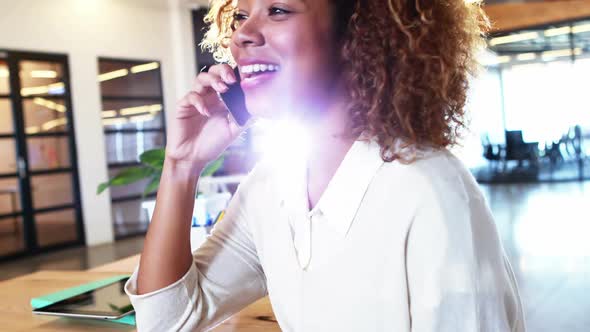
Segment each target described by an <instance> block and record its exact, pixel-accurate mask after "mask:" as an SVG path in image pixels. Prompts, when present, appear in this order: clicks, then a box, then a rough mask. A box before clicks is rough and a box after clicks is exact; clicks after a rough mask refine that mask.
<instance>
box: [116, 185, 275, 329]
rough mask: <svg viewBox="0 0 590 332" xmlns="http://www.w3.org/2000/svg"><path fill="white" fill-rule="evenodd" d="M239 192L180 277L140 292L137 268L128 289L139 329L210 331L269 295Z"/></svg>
mask: <svg viewBox="0 0 590 332" xmlns="http://www.w3.org/2000/svg"><path fill="white" fill-rule="evenodd" d="M240 195H241V194H240V189H238V191H237V192H236V194H235V195H234V197H233V198H232V200H231V202H230V204H229V206H228V208H227V210H226V214H225V216H224V218H223V219H222V220H220V221H219V222H218V223H217V224H216V225H215V227H214V229H213V231H212V233H211V235H210V236H209V237H208V238H207V240H206V241H205V243H204V244H203V245H202V246H201V247H200V248H199V249H198V250H197V251H195V252H194V253H193V258H194V264H193V265H191V267H190V268H189V270H188V271H187V272H186V274H185V275H184V276H183V277H182V278H180V280H178V281H176V282H175V283H173V284H171V285H169V286H167V287H165V288H162V289H160V290H157V291H154V292H151V293H147V294H142V295H137V273H138V269H139V267H137V268H136V269H135V272H134V273H133V275H132V276H131V278H130V279H129V281H128V282H127V284H126V285H125V292H126V293H127V295H128V296H129V298H130V299H131V303H132V304H133V307H134V308H135V312H136V323H137V328H138V331H206V330H209V329H211V328H213V327H214V326H216V325H218V324H220V323H221V322H223V321H224V320H225V319H227V318H229V317H230V316H231V315H233V314H234V313H237V312H238V311H240V310H241V309H242V308H244V307H246V306H247V305H249V304H251V303H253V302H255V301H256V300H258V299H260V298H261V297H263V296H265V295H266V294H267V289H266V279H265V276H264V273H263V271H262V267H261V265H260V262H259V259H258V255H257V253H256V248H255V245H254V242H253V239H252V234H251V233H250V230H249V227H248V225H247V220H246V218H245V217H244V213H243V212H242V205H243V204H242V202H241V196H240Z"/></svg>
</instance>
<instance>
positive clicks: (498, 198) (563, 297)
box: [0, 181, 590, 332]
mask: <svg viewBox="0 0 590 332" xmlns="http://www.w3.org/2000/svg"><path fill="white" fill-rule="evenodd" d="M482 190H483V192H484V194H485V196H486V197H487V199H488V202H489V203H490V207H491V208H492V211H493V212H494V215H495V217H496V222H497V225H498V230H499V232H500V234H501V237H502V241H503V245H504V248H505V250H506V253H507V254H508V256H509V258H510V261H511V263H512V266H513V269H514V271H515V274H516V276H517V278H518V282H519V285H520V292H521V296H522V299H523V303H524V307H525V316H526V322H527V327H528V331H529V332H588V331H590V315H589V313H590V296H589V294H590V181H587V182H567V183H546V184H519V185H482ZM142 245H143V239H142V238H141V237H137V238H130V239H126V240H121V241H118V242H117V243H115V244H109V245H103V246H99V247H94V248H91V249H88V248H76V249H69V250H64V251H60V252H56V253H52V254H47V255H43V256H39V257H35V258H30V259H26V260H20V261H14V262H10V263H4V264H1V265H0V280H3V279H7V278H11V277H14V276H18V275H21V274H25V273H30V272H33V271H36V270H40V269H54V270H55V269H64V270H70V269H71V270H79V269H87V268H91V267H95V266H98V265H102V264H105V263H107V262H110V261H113V260H116V259H119V258H123V257H127V256H130V255H133V254H136V253H138V252H140V251H141V248H142Z"/></svg>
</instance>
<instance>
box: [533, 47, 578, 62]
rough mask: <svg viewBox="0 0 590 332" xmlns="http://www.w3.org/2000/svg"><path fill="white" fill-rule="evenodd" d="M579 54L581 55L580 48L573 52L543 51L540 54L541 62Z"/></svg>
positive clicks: (567, 49)
mask: <svg viewBox="0 0 590 332" xmlns="http://www.w3.org/2000/svg"><path fill="white" fill-rule="evenodd" d="M580 54H582V49H581V48H575V49H574V50H573V52H572V50H571V49H569V48H566V49H563V50H553V51H545V52H543V53H542V57H543V60H551V59H555V58H561V57H566V56H572V55H580Z"/></svg>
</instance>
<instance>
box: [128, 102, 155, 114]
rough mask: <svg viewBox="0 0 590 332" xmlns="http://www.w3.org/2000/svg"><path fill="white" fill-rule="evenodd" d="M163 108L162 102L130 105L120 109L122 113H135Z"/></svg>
mask: <svg viewBox="0 0 590 332" xmlns="http://www.w3.org/2000/svg"><path fill="white" fill-rule="evenodd" d="M161 110H162V104H153V105H144V106H136V107H128V108H123V109H121V110H120V112H121V115H133V114H140V113H148V112H159V111H161Z"/></svg>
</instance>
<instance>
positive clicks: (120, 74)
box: [98, 69, 129, 82]
mask: <svg viewBox="0 0 590 332" xmlns="http://www.w3.org/2000/svg"><path fill="white" fill-rule="evenodd" d="M128 74H129V70H127V69H119V70H115V71H111V72H108V73H104V74H100V75H98V81H99V82H104V81H109V80H112V79H115V78H119V77H123V76H127V75H128Z"/></svg>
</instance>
